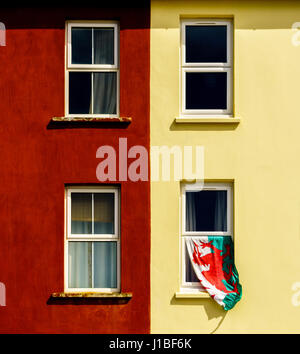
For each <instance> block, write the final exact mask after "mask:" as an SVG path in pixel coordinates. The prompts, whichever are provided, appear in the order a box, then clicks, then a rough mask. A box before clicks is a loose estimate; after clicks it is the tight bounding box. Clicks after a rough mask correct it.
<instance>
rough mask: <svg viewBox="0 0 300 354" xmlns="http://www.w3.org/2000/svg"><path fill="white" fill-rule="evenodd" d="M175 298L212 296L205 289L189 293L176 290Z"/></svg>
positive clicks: (205, 297)
mask: <svg viewBox="0 0 300 354" xmlns="http://www.w3.org/2000/svg"><path fill="white" fill-rule="evenodd" d="M175 298H176V299H209V298H210V296H209V294H208V293H207V292H204V291H201V292H200V291H199V292H197V293H193V292H189V293H183V292H176V293H175Z"/></svg>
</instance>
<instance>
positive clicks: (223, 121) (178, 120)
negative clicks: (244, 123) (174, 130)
mask: <svg viewBox="0 0 300 354" xmlns="http://www.w3.org/2000/svg"><path fill="white" fill-rule="evenodd" d="M175 122H176V123H185V124H186V123H197V124H199V123H200V124H201V123H202V124H203V123H205V124H207V123H209V124H211V123H212V124H216V123H217V124H220V123H221V124H239V123H240V118H231V117H227V118H222V117H203V118H201V117H194V118H192V117H177V118H175Z"/></svg>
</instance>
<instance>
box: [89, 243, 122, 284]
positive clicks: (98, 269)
mask: <svg viewBox="0 0 300 354" xmlns="http://www.w3.org/2000/svg"><path fill="white" fill-rule="evenodd" d="M94 287H95V288H116V287H117V243H116V242H95V243H94Z"/></svg>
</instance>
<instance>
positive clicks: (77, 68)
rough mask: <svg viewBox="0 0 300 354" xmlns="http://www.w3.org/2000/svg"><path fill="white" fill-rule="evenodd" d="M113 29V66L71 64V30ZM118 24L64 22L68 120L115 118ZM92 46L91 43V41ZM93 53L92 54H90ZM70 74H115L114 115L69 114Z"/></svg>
mask: <svg viewBox="0 0 300 354" xmlns="http://www.w3.org/2000/svg"><path fill="white" fill-rule="evenodd" d="M73 27H81V28H82V27H87V28H103V27H110V28H111V27H113V28H114V64H112V65H110V64H72V40H71V34H72V28H73ZM119 32H120V31H119V23H118V22H116V21H97V22H90V21H85V22H82V21H67V22H66V60H65V115H66V116H67V117H70V118H76V117H79V118H80V117H91V118H97V117H99V118H116V117H119V110H120V58H119V47H120V45H119ZM92 44H93V41H92ZM92 53H93V52H92ZM70 72H90V73H94V72H95V73H96V72H116V75H117V79H116V85H117V88H116V90H117V93H116V114H88V113H87V114H69V73H70ZM91 85H92V88H91V90H92V91H91V98H92V102H91V105H92V107H93V99H94V97H93V80H91Z"/></svg>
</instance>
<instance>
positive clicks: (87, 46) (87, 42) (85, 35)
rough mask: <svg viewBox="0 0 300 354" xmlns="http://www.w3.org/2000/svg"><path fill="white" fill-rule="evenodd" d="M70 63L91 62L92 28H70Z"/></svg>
mask: <svg viewBox="0 0 300 354" xmlns="http://www.w3.org/2000/svg"><path fill="white" fill-rule="evenodd" d="M71 40H72V64H92V28H79V27H78V28H76V27H73V28H72V39H71Z"/></svg>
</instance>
